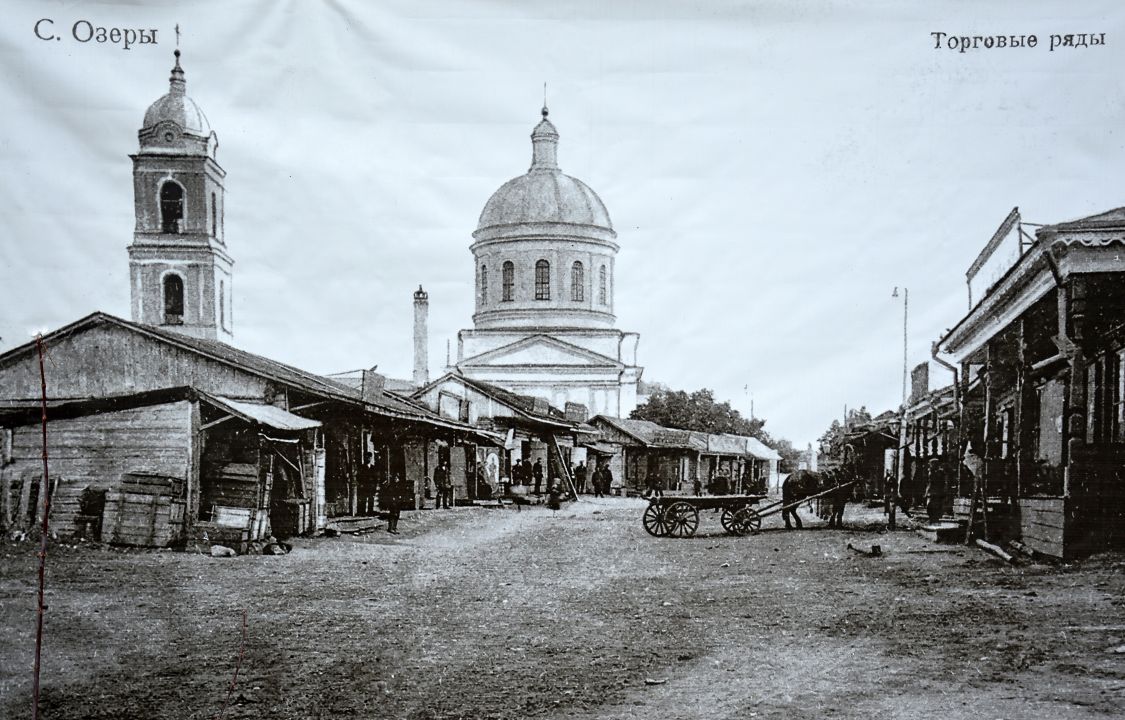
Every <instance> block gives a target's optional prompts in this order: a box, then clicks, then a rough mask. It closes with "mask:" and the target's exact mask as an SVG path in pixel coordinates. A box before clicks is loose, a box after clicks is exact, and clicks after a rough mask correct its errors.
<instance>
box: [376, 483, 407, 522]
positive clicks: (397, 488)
mask: <svg viewBox="0 0 1125 720" xmlns="http://www.w3.org/2000/svg"><path fill="white" fill-rule="evenodd" d="M409 489H410V488H409V484H408V483H406V482H405V481H403V479H402V478H400V477H399V476H398V475H397V474H396V475H392V476H391V478H390V479H389V480H387V481H385V482H383V484H382V485H380V486H379V507H380V509H382V510H383V511H384V512H385V513H386V514H387V532H389V533H391V534H392V535H398V519H399V516H400V515H401V514H402V508H403V506H404V505H406V502H407V499H406V493H407V491H408V490H409Z"/></svg>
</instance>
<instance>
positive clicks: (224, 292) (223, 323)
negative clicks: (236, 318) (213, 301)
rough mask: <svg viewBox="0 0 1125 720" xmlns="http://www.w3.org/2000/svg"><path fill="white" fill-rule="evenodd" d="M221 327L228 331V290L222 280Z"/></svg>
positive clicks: (220, 283) (220, 301) (220, 294)
mask: <svg viewBox="0 0 1125 720" xmlns="http://www.w3.org/2000/svg"><path fill="white" fill-rule="evenodd" d="M219 327H220V328H222V329H223V330H226V329H227V289H226V286H225V285H224V284H223V281H222V280H219Z"/></svg>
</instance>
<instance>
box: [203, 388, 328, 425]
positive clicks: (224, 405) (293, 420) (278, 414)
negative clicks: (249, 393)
mask: <svg viewBox="0 0 1125 720" xmlns="http://www.w3.org/2000/svg"><path fill="white" fill-rule="evenodd" d="M206 398H207V400H208V401H210V402H211V404H213V405H214V406H215V407H217V408H219V409H220V410H224V411H226V412H228V413H230V414H231V415H233V416H235V417H237V418H239V419H241V420H245V421H246V422H250V423H256V424H258V425H265V426H266V427H270V428H273V429H274V430H287V431H289V432H296V431H300V430H311V429H312V428H316V427H320V421H319V420H310V419H309V418H306V417H301V416H300V415H294V414H293V413H291V412H289V411H287V410H282V409H281V408H279V407H276V406H274V405H260V404H258V403H251V402H245V401H243V400H234V399H232V398H228V397H223V396H221V395H207V396H206Z"/></svg>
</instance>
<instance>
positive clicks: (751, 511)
mask: <svg viewBox="0 0 1125 720" xmlns="http://www.w3.org/2000/svg"><path fill="white" fill-rule="evenodd" d="M731 524H732V525H734V526H735V527H737V528H738V534H739V535H757V534H758V531H759V530H761V529H762V516H761V515H760V514H758V511H757V510H756V509H755V508H752V507H744V508H742V509H741V510H738V511H737V512H735V514H734V519H733V520H732V521H731Z"/></svg>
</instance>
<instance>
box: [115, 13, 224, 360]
mask: <svg viewBox="0 0 1125 720" xmlns="http://www.w3.org/2000/svg"><path fill="white" fill-rule="evenodd" d="M178 40H179V32H178V26H177V44H178ZM174 55H175V65H174V66H173V68H172V74H171V77H169V79H168V85H169V87H168V92H167V93H166V94H165V95H163V96H162V97H160V98H159V99H158V100H157V101H156V102H154V103H153V104H152V105H151V106H149V108H148V111H147V112H145V117H144V122H143V124H142V126H141V129H140V131H139V132H138V133H137V137H138V139H139V141H140V151H139V152H138V153H137V154H135V155H132V156H131V157H132V159H133V193H134V209H135V215H136V227H135V229H134V232H133V242H132V244H131V245H130V246H129V282H130V286H131V290H132V317H133V320H134V321H135V322H141V323H147V324H149V325H159V326H162V327H164V328H166V329H169V330H173V331H175V332H180V333H183V334H185V335H191V336H193V337H199V338H206V339H210V340H224V341H228V342H229V341H230V340H232V339H233V328H234V322H233V318H232V317H231V308H232V302H231V280H232V268H233V265H234V261H233V260H232V259H231V258H230V256H229V255H228V254H227V250H226V237H225V232H224V229H223V210H224V187H223V182H224V179H225V177H226V173H225V172H224V171H223V169H222V167H220V165H219V163H218V161H217V160H216V159H215V155H216V151H217V149H218V145H219V141H218V137H217V136H216V135H215V133H214V131H212V130H211V126H210V124H209V123H208V122H207V116H206V115H204V114H203V111H202V110H200V109H199V106H198V105H196V104H195V102H194V101H193V100H192V99H191V98H190V97H188V95H187V81H186V79H185V76H184V70H183V68H182V67H181V66H180V51H179V49H178V48H177V49H176V51H175V53H174Z"/></svg>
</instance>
